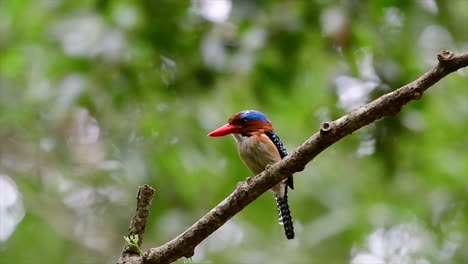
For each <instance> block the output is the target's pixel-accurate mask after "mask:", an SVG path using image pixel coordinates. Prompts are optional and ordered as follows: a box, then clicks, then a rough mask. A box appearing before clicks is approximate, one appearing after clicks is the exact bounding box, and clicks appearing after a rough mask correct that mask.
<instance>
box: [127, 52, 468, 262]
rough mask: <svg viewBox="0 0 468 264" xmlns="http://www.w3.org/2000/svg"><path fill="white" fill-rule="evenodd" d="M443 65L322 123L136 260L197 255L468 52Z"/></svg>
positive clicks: (447, 55)
mask: <svg viewBox="0 0 468 264" xmlns="http://www.w3.org/2000/svg"><path fill="white" fill-rule="evenodd" d="M437 59H438V61H439V63H438V64H437V65H436V66H435V67H433V68H432V69H430V70H429V71H428V72H426V73H424V74H423V75H421V76H420V77H419V78H417V79H416V80H415V81H413V82H411V83H409V84H407V85H405V86H403V87H401V88H399V89H397V90H395V91H393V92H390V93H387V94H384V95H382V96H381V97H379V98H377V99H376V100H374V101H372V102H370V103H368V104H367V105H364V106H362V107H360V108H358V109H356V110H354V111H352V112H350V113H348V114H347V115H345V116H343V117H341V118H339V119H337V120H335V121H330V122H325V123H322V124H321V126H320V130H319V131H318V132H317V133H315V134H313V135H312V136H311V137H310V138H309V139H308V140H307V141H305V142H304V143H303V144H302V145H301V146H299V147H298V148H297V149H296V150H294V151H293V152H292V153H291V155H289V156H287V157H285V158H284V159H283V160H281V161H280V162H278V163H276V164H274V165H272V166H269V167H267V168H266V170H265V171H263V172H262V173H260V174H258V175H256V176H255V177H253V178H249V179H247V180H246V181H244V182H240V183H239V184H238V185H237V188H236V189H235V190H234V192H232V193H231V194H230V195H229V196H228V197H226V198H225V199H224V200H223V201H222V202H221V203H219V204H218V205H217V206H216V207H215V208H213V209H212V210H211V211H210V212H208V213H207V214H206V215H205V216H203V217H202V218H201V219H200V220H198V221H197V222H196V223H195V224H193V225H192V226H191V227H190V228H188V229H187V230H186V231H185V232H183V233H182V234H180V235H179V236H177V237H176V238H174V239H173V240H171V241H169V242H167V243H166V244H164V245H162V246H160V247H156V248H151V249H149V250H148V251H146V253H145V255H144V257H143V258H137V262H132V263H170V262H173V261H175V260H177V259H179V258H181V257H186V258H189V257H191V256H193V254H194V249H195V247H196V246H197V245H198V244H199V243H200V242H201V241H203V240H204V239H205V238H207V237H208V236H209V235H210V234H212V233H213V232H214V231H215V230H217V229H218V228H219V227H221V226H222V225H223V224H224V223H226V222H227V221H228V220H229V219H230V218H231V217H233V216H234V215H235V214H237V213H238V212H239V211H241V210H242V209H243V208H244V207H246V206H247V205H248V204H249V203H251V202H252V201H254V200H255V199H256V198H258V197H259V196H260V195H261V194H262V193H264V192H266V191H267V190H268V189H270V188H271V187H273V186H274V185H275V184H277V183H278V182H280V181H281V180H283V179H284V178H286V177H288V175H291V174H293V173H295V172H299V171H302V170H303V169H304V167H305V166H306V165H307V164H308V163H309V162H310V161H311V160H313V159H314V158H315V157H316V156H317V155H318V154H320V153H321V152H322V151H323V150H325V149H326V148H328V147H330V146H331V145H332V144H334V143H335V142H337V141H339V140H340V139H342V138H343V137H345V136H347V135H349V134H351V133H353V132H354V131H356V130H358V129H360V128H362V127H364V126H366V125H368V124H371V123H373V122H375V121H377V120H378V119H381V118H383V117H386V116H392V115H395V114H397V113H399V112H400V110H401V108H402V107H403V106H404V105H406V104H407V103H409V102H410V101H412V100H418V99H419V98H421V96H422V95H423V94H424V92H425V91H426V90H427V89H428V88H429V87H431V86H432V85H434V84H435V83H436V82H438V81H439V80H441V79H442V78H443V77H445V76H446V75H448V74H450V73H451V72H454V71H456V70H458V69H460V68H463V67H466V66H468V52H467V53H462V54H455V53H453V52H451V51H447V50H444V51H441V52H439V53H438V55H437Z"/></svg>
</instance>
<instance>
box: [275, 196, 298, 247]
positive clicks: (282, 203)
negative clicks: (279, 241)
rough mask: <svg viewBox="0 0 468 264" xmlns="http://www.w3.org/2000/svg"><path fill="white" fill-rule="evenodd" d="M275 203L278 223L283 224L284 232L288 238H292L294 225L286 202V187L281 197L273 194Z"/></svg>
mask: <svg viewBox="0 0 468 264" xmlns="http://www.w3.org/2000/svg"><path fill="white" fill-rule="evenodd" d="M275 198H276V205H277V206H278V212H279V223H280V224H281V225H283V228H284V233H285V234H286V237H287V238H288V239H293V238H294V226H293V221H292V217H291V211H290V210H289V204H288V191H287V187H286V192H285V193H284V196H283V198H281V197H278V196H275Z"/></svg>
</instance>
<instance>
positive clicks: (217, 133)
mask: <svg viewBox="0 0 468 264" xmlns="http://www.w3.org/2000/svg"><path fill="white" fill-rule="evenodd" d="M239 128H240V127H238V126H233V125H231V124H229V123H228V124H225V125H224V126H222V127H220V128H217V129H215V130H213V131H211V132H210V133H209V134H208V136H209V137H221V136H225V135H229V134H231V133H235V132H237V131H239Z"/></svg>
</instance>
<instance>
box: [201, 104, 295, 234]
mask: <svg viewBox="0 0 468 264" xmlns="http://www.w3.org/2000/svg"><path fill="white" fill-rule="evenodd" d="M229 134H232V136H233V137H234V139H235V140H236V143H237V150H238V152H239V156H240V158H241V160H242V162H243V163H244V164H245V165H246V166H247V167H248V168H249V169H250V170H251V171H252V173H254V174H255V175H256V174H259V173H260V172H262V171H263V170H264V169H265V167H266V166H267V165H269V164H274V163H276V162H278V161H280V160H281V159H282V158H284V157H285V156H287V155H288V153H287V152H286V148H285V147H284V145H283V143H282V142H281V140H280V138H279V137H278V135H276V133H275V131H274V130H273V126H272V125H271V122H270V120H268V118H267V117H266V116H265V115H264V114H263V113H262V112H259V111H256V110H245V111H242V112H239V113H237V114H235V115H233V116H232V117H231V118H229V120H228V123H227V124H225V125H224V126H222V127H220V128H218V129H216V130H214V131H212V132H211V133H209V134H208V136H210V137H220V136H225V135H229ZM288 187H289V188H291V189H294V183H293V176H292V175H291V176H289V177H288V178H286V179H284V180H283V181H282V182H280V183H279V184H277V185H275V186H274V187H273V188H271V190H272V191H273V193H274V194H275V198H276V204H277V206H278V211H279V222H280V224H282V225H283V227H284V232H285V234H286V237H287V238H288V239H293V238H294V227H293V221H292V218H291V212H290V211H289V204H288Z"/></svg>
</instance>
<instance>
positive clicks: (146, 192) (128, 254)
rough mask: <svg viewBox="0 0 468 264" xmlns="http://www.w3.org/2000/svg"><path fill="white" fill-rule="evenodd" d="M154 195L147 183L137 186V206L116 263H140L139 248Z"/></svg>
mask: <svg viewBox="0 0 468 264" xmlns="http://www.w3.org/2000/svg"><path fill="white" fill-rule="evenodd" d="M153 197H154V188H153V187H151V186H149V185H146V184H145V185H143V186H140V187H139V188H138V193H137V197H136V198H137V208H136V211H135V214H134V215H133V218H132V221H130V225H129V226H128V236H127V237H126V238H128V239H129V240H128V241H127V239H125V240H126V242H127V243H126V244H125V246H124V248H123V250H122V254H121V256H120V258H119V260H118V261H117V263H141V257H140V256H141V255H143V254H142V252H141V250H140V246H141V243H142V242H143V235H144V233H145V228H146V221H147V220H148V216H149V213H150V209H151V203H152V201H153ZM134 261H136V262H134Z"/></svg>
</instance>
